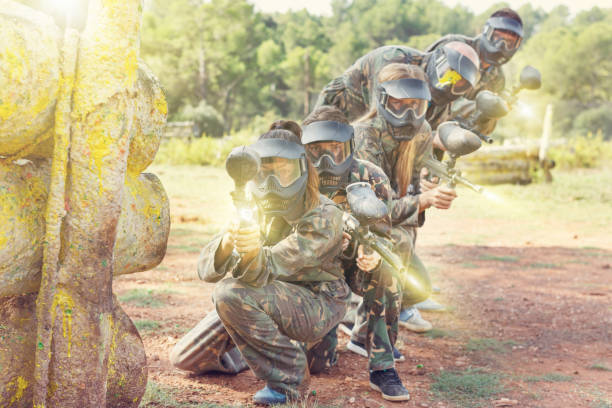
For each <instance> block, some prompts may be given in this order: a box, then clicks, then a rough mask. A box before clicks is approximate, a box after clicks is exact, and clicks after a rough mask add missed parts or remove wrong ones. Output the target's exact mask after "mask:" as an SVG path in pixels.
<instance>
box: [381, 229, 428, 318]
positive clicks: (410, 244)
mask: <svg viewBox="0 0 612 408" xmlns="http://www.w3.org/2000/svg"><path fill="white" fill-rule="evenodd" d="M391 237H392V239H393V242H394V243H395V249H396V251H397V252H398V254H399V256H400V257H401V259H402V262H403V263H404V265H405V266H406V268H405V269H404V273H403V274H402V276H401V279H400V286H401V288H402V308H407V307H410V306H412V305H414V304H417V303H419V302H422V301H424V300H426V299H427V298H428V297H429V295H430V294H431V280H430V278H429V273H428V272H427V268H425V265H423V262H421V260H420V259H419V257H418V256H417V255H416V254H415V253H414V246H415V242H416V228H413V227H407V226H401V225H400V226H397V227H394V228H393V229H392V230H391Z"/></svg>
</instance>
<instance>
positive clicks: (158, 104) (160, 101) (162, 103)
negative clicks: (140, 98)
mask: <svg viewBox="0 0 612 408" xmlns="http://www.w3.org/2000/svg"><path fill="white" fill-rule="evenodd" d="M154 103H155V109H157V111H158V112H159V113H161V114H162V115H164V116H167V115H168V102H166V98H165V97H164V95H163V94H162V95H159V96H158V97H157V98H155V102H154Z"/></svg>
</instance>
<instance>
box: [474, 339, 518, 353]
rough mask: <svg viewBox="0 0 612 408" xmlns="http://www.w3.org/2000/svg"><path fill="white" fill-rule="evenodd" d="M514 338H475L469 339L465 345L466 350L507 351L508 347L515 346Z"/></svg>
mask: <svg viewBox="0 0 612 408" xmlns="http://www.w3.org/2000/svg"><path fill="white" fill-rule="evenodd" d="M516 344H517V343H516V342H515V341H514V340H504V341H499V340H497V339H488V338H474V339H470V340H468V342H467V344H466V345H465V346H464V348H465V350H466V351H493V352H495V353H506V352H508V348H509V347H512V346H515V345H516Z"/></svg>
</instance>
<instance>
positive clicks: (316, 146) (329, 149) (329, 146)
mask: <svg viewBox="0 0 612 408" xmlns="http://www.w3.org/2000/svg"><path fill="white" fill-rule="evenodd" d="M306 152H307V153H308V157H309V158H310V160H311V161H312V162H313V163H314V164H315V167H318V164H319V161H320V160H321V159H322V158H323V157H324V156H328V157H329V158H330V159H331V160H332V161H333V162H334V163H335V164H337V165H340V164H342V163H344V162H345V161H346V159H348V158H349V157H350V156H351V154H352V153H353V147H352V143H351V141H350V140H347V141H346V142H336V141H329V142H313V143H309V144H307V145H306Z"/></svg>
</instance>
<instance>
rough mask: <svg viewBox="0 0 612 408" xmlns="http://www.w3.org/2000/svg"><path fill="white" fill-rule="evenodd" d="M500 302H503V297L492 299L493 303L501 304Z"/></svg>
mask: <svg viewBox="0 0 612 408" xmlns="http://www.w3.org/2000/svg"><path fill="white" fill-rule="evenodd" d="M502 300H504V298H503V297H501V296H500V297H496V298H495V299H493V301H494V302H501V301H502Z"/></svg>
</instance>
